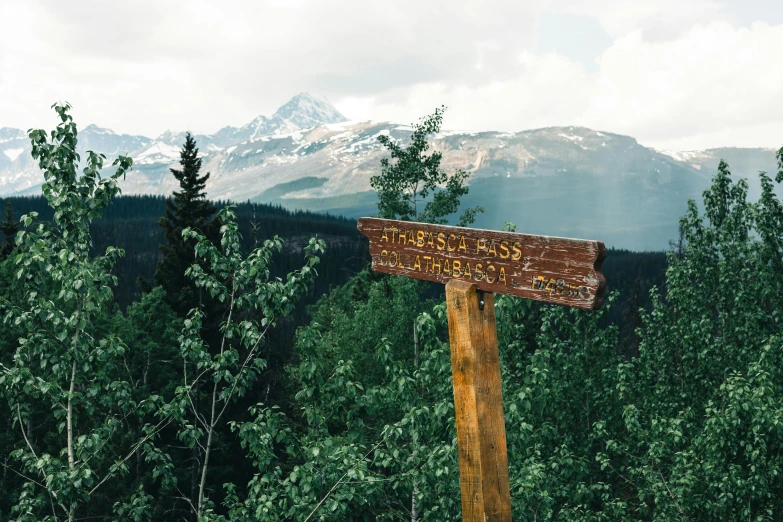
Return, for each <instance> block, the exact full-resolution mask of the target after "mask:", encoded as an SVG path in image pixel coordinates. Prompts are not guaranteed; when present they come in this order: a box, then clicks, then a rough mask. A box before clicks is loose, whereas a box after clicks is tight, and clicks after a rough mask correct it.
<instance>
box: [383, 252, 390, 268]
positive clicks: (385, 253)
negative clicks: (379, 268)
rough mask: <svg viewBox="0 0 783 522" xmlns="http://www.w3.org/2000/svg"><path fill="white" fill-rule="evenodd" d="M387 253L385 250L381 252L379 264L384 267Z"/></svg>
mask: <svg viewBox="0 0 783 522" xmlns="http://www.w3.org/2000/svg"><path fill="white" fill-rule="evenodd" d="M387 257H389V252H388V251H386V250H381V264H382V265H385V264H386V263H387V262H388V259H386V258H387Z"/></svg>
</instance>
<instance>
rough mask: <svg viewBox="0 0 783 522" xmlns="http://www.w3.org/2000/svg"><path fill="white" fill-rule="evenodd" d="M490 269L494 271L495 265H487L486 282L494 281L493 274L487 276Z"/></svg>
mask: <svg viewBox="0 0 783 522" xmlns="http://www.w3.org/2000/svg"><path fill="white" fill-rule="evenodd" d="M490 270H492V271H493V272H495V271H496V270H495V265H487V283H494V282H495V276H492V279H490V278H489V271H490Z"/></svg>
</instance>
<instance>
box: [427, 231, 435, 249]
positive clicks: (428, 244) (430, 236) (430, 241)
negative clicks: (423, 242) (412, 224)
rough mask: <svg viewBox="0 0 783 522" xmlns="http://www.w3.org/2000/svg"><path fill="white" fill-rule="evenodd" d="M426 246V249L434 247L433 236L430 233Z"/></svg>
mask: <svg viewBox="0 0 783 522" xmlns="http://www.w3.org/2000/svg"><path fill="white" fill-rule="evenodd" d="M427 246H428V247H434V246H435V236H434V235H433V234H432V232H429V235H428V236H427Z"/></svg>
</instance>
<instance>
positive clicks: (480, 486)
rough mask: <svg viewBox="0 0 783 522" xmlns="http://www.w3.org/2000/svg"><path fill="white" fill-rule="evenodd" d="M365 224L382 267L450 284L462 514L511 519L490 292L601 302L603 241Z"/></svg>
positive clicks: (588, 304) (584, 304)
mask: <svg viewBox="0 0 783 522" xmlns="http://www.w3.org/2000/svg"><path fill="white" fill-rule="evenodd" d="M359 231H360V232H361V233H362V234H364V235H365V236H367V237H368V238H369V239H370V254H371V255H372V268H373V270H375V271H376V272H384V273H387V274H396V275H401V276H405V277H412V278H415V279H424V280H426V281H436V282H439V283H446V309H447V313H448V318H449V343H450V350H451V374H452V377H453V382H454V414H455V415H456V421H457V423H456V424H457V450H458V453H459V475H460V492H461V495H462V520H463V521H464V522H511V492H510V488H509V481H508V455H507V449H506V427H505V420H504V414H503V396H502V386H501V379H500V357H499V352H498V338H497V325H496V321H495V305H494V303H495V297H494V294H493V293H492V292H496V293H501V294H509V295H516V296H519V297H524V298H527V299H535V300H537V301H544V302H547V303H555V304H559V305H564V306H573V307H576V308H585V309H592V310H595V309H597V308H599V307H600V306H601V299H602V297H603V293H604V290H605V289H606V280H605V279H604V276H603V274H601V263H602V262H603V260H604V257H606V248H605V247H604V244H603V243H602V242H600V241H586V240H581V239H566V238H560V237H548V236H534V235H529V234H516V233H511V232H496V231H493V230H479V229H475V228H461V227H448V226H443V225H430V224H427V223H414V222H410V221H395V220H391V219H377V218H361V219H360V220H359Z"/></svg>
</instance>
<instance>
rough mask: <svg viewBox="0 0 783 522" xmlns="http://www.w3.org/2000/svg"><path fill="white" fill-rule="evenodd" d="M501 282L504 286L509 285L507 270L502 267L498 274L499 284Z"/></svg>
mask: <svg viewBox="0 0 783 522" xmlns="http://www.w3.org/2000/svg"><path fill="white" fill-rule="evenodd" d="M501 281H503V284H504V285H507V284H508V283H506V269H505V268H503V267H502V266H501V267H500V274H498V283H499V282H501Z"/></svg>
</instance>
